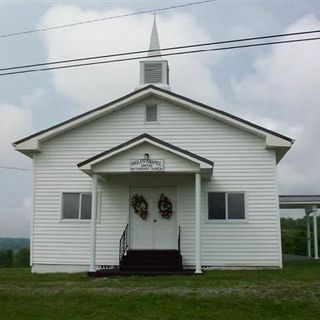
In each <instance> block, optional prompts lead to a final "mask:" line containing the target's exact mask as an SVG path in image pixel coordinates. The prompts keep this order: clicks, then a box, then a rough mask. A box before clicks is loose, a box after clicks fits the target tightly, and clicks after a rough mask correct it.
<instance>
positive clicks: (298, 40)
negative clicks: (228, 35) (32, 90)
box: [0, 37, 320, 76]
mask: <svg viewBox="0 0 320 320" xmlns="http://www.w3.org/2000/svg"><path fill="white" fill-rule="evenodd" d="M315 40H320V37H314V38H302V39H292V40H282V41H271V42H262V43H252V44H245V45H237V46H229V47H220V48H210V49H198V50H190V51H181V52H173V53H166V54H162V55H161V54H159V55H153V56H152V57H149V56H138V57H129V58H122V59H114V60H106V61H96V62H87V63H79V64H71V65H65V66H56V67H47V68H37V69H28V70H21V71H13V72H5V73H0V76H9V75H15V74H21V73H30V72H40V71H50V70H57V69H66V68H75V67H85V66H92V65H99V64H106V63H115V62H124V61H132V60H141V59H149V58H152V59H153V58H156V57H164V56H176V55H185V54H194V53H202V52H213V51H223V50H233V49H242V48H252V47H259V46H268V45H278V44H286V43H296V42H306V41H315Z"/></svg>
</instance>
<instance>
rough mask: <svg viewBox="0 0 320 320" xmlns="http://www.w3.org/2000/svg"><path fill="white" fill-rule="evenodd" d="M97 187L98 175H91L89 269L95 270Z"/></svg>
mask: <svg viewBox="0 0 320 320" xmlns="http://www.w3.org/2000/svg"><path fill="white" fill-rule="evenodd" d="M97 189H98V176H97V175H96V174H94V175H93V176H92V201H91V252H90V254H91V256H90V271H95V270H96V232H97V226H96V224H97V223H96V221H97Z"/></svg>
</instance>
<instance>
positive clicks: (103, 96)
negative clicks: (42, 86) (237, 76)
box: [40, 5, 219, 108]
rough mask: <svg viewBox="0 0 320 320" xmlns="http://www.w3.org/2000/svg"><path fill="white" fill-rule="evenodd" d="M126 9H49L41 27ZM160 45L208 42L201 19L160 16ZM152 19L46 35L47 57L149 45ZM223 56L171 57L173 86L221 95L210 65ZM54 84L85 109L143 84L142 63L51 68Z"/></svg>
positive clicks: (212, 97)
mask: <svg viewBox="0 0 320 320" xmlns="http://www.w3.org/2000/svg"><path fill="white" fill-rule="evenodd" d="M128 12H129V11H127V10H125V9H123V8H121V9H120V8H118V9H117V8H114V9H112V10H104V11H100V12H98V11H92V10H87V11H86V10H82V9H80V8H79V7H77V6H73V5H59V6H54V7H52V8H50V9H49V10H48V11H47V12H46V14H45V15H44V16H43V18H42V21H41V25H40V26H41V27H45V26H50V25H55V24H63V23H66V22H69V21H82V20H90V19H98V18H102V17H106V16H113V15H121V14H126V13H128ZM157 21H158V29H159V36H160V43H161V46H162V47H168V46H174V45H179V44H190V43H198V42H202V41H209V36H208V34H207V33H206V32H204V31H203V29H202V28H201V27H200V23H199V22H198V21H197V20H196V19H195V18H193V16H192V15H189V14H174V15H169V16H159V17H158V18H157ZM152 23H153V17H152V15H139V16H132V17H127V18H125V19H115V20H111V21H105V22H99V23H93V24H86V25H84V26H77V27H74V28H70V29H65V30H64V31H57V32H47V33H44V34H43V36H42V37H43V38H42V39H43V42H44V46H45V49H46V50H47V54H48V60H60V59H68V58H74V57H86V56H95V55H103V54H112V53H118V52H127V51H135V50H146V49H148V46H149V43H148V42H149V38H150V33H151V27H152ZM218 59H219V56H218V55H216V56H215V57H214V58H213V57H212V56H211V58H210V59H209V57H208V55H197V57H196V58H195V56H191V55H190V56H179V57H171V58H170V59H168V60H169V65H170V64H171V65H172V66H174V67H172V69H171V70H170V78H171V83H172V89H173V90H174V91H177V92H182V93H183V92H189V93H190V95H191V97H194V98H195V97H198V98H199V97H201V100H203V101H206V102H208V101H210V102H214V101H216V99H218V98H219V90H218V88H217V87H216V84H215V82H214V80H213V79H212V75H211V72H210V66H211V65H213V64H214V63H216V62H217V61H218ZM52 76H53V83H54V85H55V87H56V89H57V91H58V92H59V93H62V94H63V95H65V96H67V97H69V98H70V99H72V100H75V101H77V102H78V104H79V106H81V107H82V108H92V107H93V106H94V105H97V104H103V103H106V102H108V101H110V100H112V99H115V98H118V97H119V96H121V95H123V94H126V93H128V92H130V91H133V90H134V89H135V88H136V87H137V86H138V84H139V62H138V61H131V62H121V63H113V64H107V65H97V66H91V67H83V68H78V69H67V70H56V71H53V72H52Z"/></svg>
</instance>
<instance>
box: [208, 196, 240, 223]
mask: <svg viewBox="0 0 320 320" xmlns="http://www.w3.org/2000/svg"><path fill="white" fill-rule="evenodd" d="M245 216H246V214H245V194H244V192H209V193H208V219H209V220H244V219H245Z"/></svg>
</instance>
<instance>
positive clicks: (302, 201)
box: [279, 195, 320, 213]
mask: <svg viewBox="0 0 320 320" xmlns="http://www.w3.org/2000/svg"><path fill="white" fill-rule="evenodd" d="M279 205H280V208H281V209H288V208H296V209H305V210H306V212H307V213H310V212H312V211H313V210H315V209H316V208H320V195H280V196H279Z"/></svg>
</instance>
